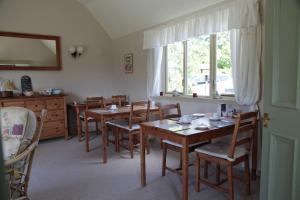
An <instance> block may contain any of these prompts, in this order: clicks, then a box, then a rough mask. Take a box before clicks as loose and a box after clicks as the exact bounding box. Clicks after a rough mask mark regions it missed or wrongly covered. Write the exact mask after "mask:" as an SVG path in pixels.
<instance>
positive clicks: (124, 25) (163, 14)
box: [78, 0, 224, 39]
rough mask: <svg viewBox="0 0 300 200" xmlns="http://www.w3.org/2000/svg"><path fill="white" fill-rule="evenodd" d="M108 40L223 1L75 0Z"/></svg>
mask: <svg viewBox="0 0 300 200" xmlns="http://www.w3.org/2000/svg"><path fill="white" fill-rule="evenodd" d="M78 1H79V2H81V3H82V4H83V5H84V6H85V7H87V9H88V10H89V11H90V12H91V13H92V15H93V16H94V17H95V18H96V19H97V21H98V22H99V23H100V24H101V26H102V27H103V28H104V29H105V31H106V32H107V33H108V34H109V36H110V37H111V38H112V39H116V38H120V37H122V36H125V35H128V34H130V33H133V32H136V31H139V30H143V29H146V28H149V27H152V26H155V25H158V24H161V23H163V22H166V21H169V20H171V19H174V18H176V17H180V16H183V15H186V14H189V13H192V12H195V11H197V10H199V9H202V8H205V7H207V6H210V5H213V4H215V3H218V2H221V1H224V0H78Z"/></svg>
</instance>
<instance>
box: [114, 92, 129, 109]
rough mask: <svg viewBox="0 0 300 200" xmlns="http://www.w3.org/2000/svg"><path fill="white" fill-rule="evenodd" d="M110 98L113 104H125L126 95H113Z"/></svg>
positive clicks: (120, 105)
mask: <svg viewBox="0 0 300 200" xmlns="http://www.w3.org/2000/svg"><path fill="white" fill-rule="evenodd" d="M111 98H112V103H113V104H116V105H117V106H119V107H122V106H125V103H126V98H127V97H126V95H113V96H112V97H111Z"/></svg>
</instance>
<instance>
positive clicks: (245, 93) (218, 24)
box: [143, 0, 261, 105]
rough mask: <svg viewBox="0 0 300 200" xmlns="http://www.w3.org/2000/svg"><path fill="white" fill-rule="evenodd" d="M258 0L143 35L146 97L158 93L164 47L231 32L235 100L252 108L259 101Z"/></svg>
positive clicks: (238, 0)
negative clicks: (200, 37) (203, 36)
mask: <svg viewBox="0 0 300 200" xmlns="http://www.w3.org/2000/svg"><path fill="white" fill-rule="evenodd" d="M259 3H260V1H259V0H232V1H228V2H224V3H220V4H217V5H215V6H213V7H210V8H207V9H205V10H202V11H199V12H196V13H194V14H192V15H190V16H187V17H185V18H180V19H178V20H176V21H173V22H172V23H168V24H165V25H162V26H159V27H157V28H154V29H151V30H148V31H146V32H144V44H143V48H144V49H150V50H149V55H148V96H149V97H151V96H156V95H158V93H159V91H160V90H161V88H160V87H161V65H162V55H163V50H162V49H163V48H162V47H163V46H166V45H168V44H171V43H174V42H177V41H183V40H187V39H189V38H194V37H198V36H200V35H203V34H212V33H217V32H223V31H231V51H232V52H231V55H232V56H231V57H232V67H233V79H234V86H235V94H236V101H237V103H239V104H241V105H255V104H256V103H257V102H258V101H259V100H260V59H261V57H260V54H261V34H260V33H261V28H260V13H259Z"/></svg>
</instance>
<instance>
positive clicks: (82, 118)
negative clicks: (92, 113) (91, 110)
mask: <svg viewBox="0 0 300 200" xmlns="http://www.w3.org/2000/svg"><path fill="white" fill-rule="evenodd" d="M79 118H80V120H84V115H79ZM87 120H88V121H93V120H95V119H94V118H93V117H88V118H87Z"/></svg>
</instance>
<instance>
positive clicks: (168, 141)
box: [162, 140, 204, 148]
mask: <svg viewBox="0 0 300 200" xmlns="http://www.w3.org/2000/svg"><path fill="white" fill-rule="evenodd" d="M162 142H163V143H166V144H170V145H173V146H176V147H179V148H182V144H178V143H176V142H172V141H170V140H163V141H162ZM203 143H204V142H198V143H195V144H190V145H189V147H195V146H198V145H201V144H203Z"/></svg>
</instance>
